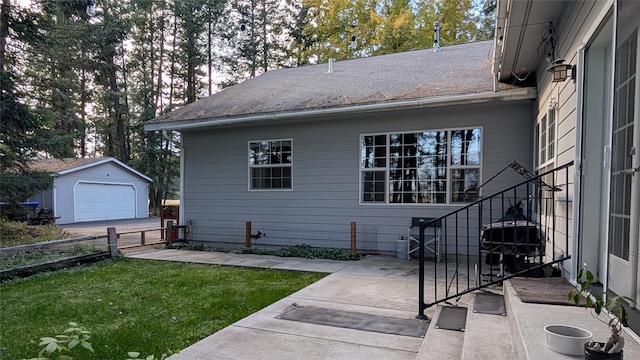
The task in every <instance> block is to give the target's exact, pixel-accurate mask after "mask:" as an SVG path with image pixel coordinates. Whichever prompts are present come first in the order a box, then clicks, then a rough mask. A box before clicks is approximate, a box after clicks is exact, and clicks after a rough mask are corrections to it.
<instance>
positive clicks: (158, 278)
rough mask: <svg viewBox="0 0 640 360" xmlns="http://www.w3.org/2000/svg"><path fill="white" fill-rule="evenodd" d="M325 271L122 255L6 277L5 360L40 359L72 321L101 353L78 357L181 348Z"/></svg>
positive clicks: (1, 335)
mask: <svg viewBox="0 0 640 360" xmlns="http://www.w3.org/2000/svg"><path fill="white" fill-rule="evenodd" d="M325 275H326V274H319V273H305V272H293V271H278V270H263V269H246V268H232V267H219V266H212V265H196V264H182V263H170V262H157V261H146V260H134V259H117V260H108V261H104V262H101V263H98V264H93V265H87V266H82V267H77V268H73V269H69V270H63V271H58V272H51V273H43V274H39V275H36V276H33V277H30V278H26V279H22V280H15V281H10V282H6V283H3V284H0V359H20V358H33V357H36V355H37V353H38V349H39V348H38V346H37V343H38V340H39V338H40V337H43V336H54V335H57V334H61V333H62V332H63V331H64V330H65V329H66V328H67V327H68V323H69V322H72V321H73V322H77V323H78V324H79V325H80V326H82V327H85V328H86V329H88V330H90V331H91V339H90V340H89V341H90V342H91V344H92V345H93V349H94V350H95V354H94V355H92V356H88V355H84V354H83V356H82V357H77V359H79V358H81V359H89V358H90V359H100V360H108V359H118V360H123V359H126V358H127V352H129V351H137V352H140V353H141V354H142V355H149V354H156V355H160V354H162V353H168V352H170V351H173V352H177V351H178V350H180V349H183V348H185V347H187V346H189V345H191V344H193V343H195V342H197V341H198V340H200V339H203V338H204V337H206V336H208V335H210V334H212V333H214V332H216V331H218V330H220V329H222V328H224V327H226V326H227V325H229V324H232V323H234V322H235V321H237V320H239V319H241V318H243V317H245V316H247V315H249V314H252V313H254V312H256V311H257V310H259V309H261V308H263V307H265V306H267V305H269V304H271V303H273V302H275V301H277V300H279V299H282V298H283V297H285V296H287V295H289V294H291V293H293V292H295V291H297V290H299V289H301V288H303V287H305V286H307V285H309V284H311V283H313V282H315V281H317V280H319V279H321V278H322V277H324V276H325Z"/></svg>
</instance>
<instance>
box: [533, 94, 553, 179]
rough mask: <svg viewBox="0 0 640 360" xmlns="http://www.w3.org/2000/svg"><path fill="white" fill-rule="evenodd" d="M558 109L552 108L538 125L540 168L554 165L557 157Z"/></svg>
mask: <svg viewBox="0 0 640 360" xmlns="http://www.w3.org/2000/svg"><path fill="white" fill-rule="evenodd" d="M556 109H557V108H556V107H555V106H553V107H551V108H550V109H549V110H548V111H547V113H546V114H545V116H543V117H542V119H540V121H539V122H538V124H537V125H536V138H537V139H536V140H537V145H538V146H537V149H536V151H537V155H538V156H537V159H538V163H537V164H536V165H537V166H538V168H541V167H543V166H545V165H547V164H548V163H552V162H553V160H554V159H555V156H556V153H555V147H556V112H557V110H556Z"/></svg>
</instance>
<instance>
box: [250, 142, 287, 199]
mask: <svg viewBox="0 0 640 360" xmlns="http://www.w3.org/2000/svg"><path fill="white" fill-rule="evenodd" d="M264 141H269V142H272V141H291V163H289V164H278V165H259V166H258V165H251V163H250V162H249V158H248V154H249V153H248V152H249V151H250V149H251V143H256V142H258V143H259V142H264ZM293 147H294V146H293V138H281V139H256V140H249V141H247V147H246V150H247V190H248V191H251V192H254V191H255V192H264V191H293V162H294V156H293ZM267 167H289V168H291V188H290V189H252V188H251V180H252V179H251V169H254V168H267Z"/></svg>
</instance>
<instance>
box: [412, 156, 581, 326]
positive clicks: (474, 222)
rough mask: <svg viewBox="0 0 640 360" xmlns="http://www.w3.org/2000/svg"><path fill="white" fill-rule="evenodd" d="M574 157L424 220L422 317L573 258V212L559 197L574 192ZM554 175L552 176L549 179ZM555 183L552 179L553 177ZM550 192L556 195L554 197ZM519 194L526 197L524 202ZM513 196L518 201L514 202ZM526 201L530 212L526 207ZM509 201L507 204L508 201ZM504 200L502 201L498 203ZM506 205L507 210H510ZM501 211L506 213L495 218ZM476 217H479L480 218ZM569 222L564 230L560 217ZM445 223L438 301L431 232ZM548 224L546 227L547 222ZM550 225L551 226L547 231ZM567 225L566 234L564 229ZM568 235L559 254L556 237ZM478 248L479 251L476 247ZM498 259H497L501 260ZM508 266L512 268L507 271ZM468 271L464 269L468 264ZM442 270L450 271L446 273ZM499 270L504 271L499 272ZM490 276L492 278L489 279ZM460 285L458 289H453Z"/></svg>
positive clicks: (420, 289)
mask: <svg viewBox="0 0 640 360" xmlns="http://www.w3.org/2000/svg"><path fill="white" fill-rule="evenodd" d="M571 166H573V161H571V162H569V163H567V164H565V165H562V166H559V167H557V168H555V169H553V170H550V171H547V172H544V173H542V174H539V175H536V176H530V177H528V178H527V180H524V181H522V182H520V183H518V184H516V185H513V186H511V187H509V188H506V189H504V190H502V191H499V192H497V193H495V194H493V195H491V196H488V197H484V198H482V199H479V200H477V201H474V202H472V203H470V204H468V205H466V206H464V207H462V208H460V209H458V210H455V211H452V212H450V213H448V214H446V215H443V216H441V217H439V218H433V219H430V220H428V221H424V220H421V221H420V233H419V247H420V248H419V251H418V254H419V268H418V303H419V311H418V316H417V318H419V319H426V318H427V316H426V315H425V313H424V312H425V309H427V308H429V307H431V306H434V305H436V304H440V303H443V302H447V301H449V300H452V299H459V298H460V297H461V296H462V295H465V294H468V293H471V292H474V291H476V290H481V289H484V288H487V287H490V286H494V285H496V284H500V283H502V282H503V281H504V280H507V279H510V278H513V277H516V276H521V275H523V274H531V273H532V272H534V271H542V269H543V268H545V267H549V266H551V265H553V264H557V263H560V262H563V261H565V260H568V259H570V258H571V256H570V255H569V221H568V219H569V215H570V214H569V211H570V207H569V206H568V203H569V202H570V200H569V198H568V196H566V197H565V199H564V200H560V199H557V196H556V193H557V192H558V191H559V190H563V189H564V191H565V192H568V188H569V185H570V184H571V182H570V178H569V168H570V167H571ZM562 174H564V181H563V182H560V183H558V182H557V179H556V177H557V176H558V175H562ZM547 178H551V180H550V181H549V180H547ZM545 180H547V182H550V184H548V183H547V182H545ZM548 196H550V197H548ZM518 199H522V200H520V201H519V202H518V201H517V200H518ZM512 200H513V203H512ZM524 200H526V205H527V208H526V211H525V210H524V209H522V207H521V206H520V205H521V203H522V201H524ZM559 203H564V205H565V206H564V213H558V205H559ZM506 204H508V205H509V206H508V207H507V208H506V209H505V205H506ZM496 205H498V206H496ZM505 210H506V211H505ZM496 212H497V214H499V216H500V218H499V219H497V220H494V217H497V216H496ZM474 216H477V217H476V218H474ZM559 218H564V219H567V221H564V224H565V226H564V229H557V228H556V226H557V224H558V223H557V222H556V221H557V220H558V219H559ZM438 222H440V224H441V225H442V231H441V234H440V242H439V244H440V245H439V248H440V250H441V253H440V258H441V259H442V260H443V261H441V263H438V259H437V256H436V257H435V258H434V260H433V263H432V266H433V278H432V279H429V281H431V282H433V285H434V288H433V298H434V299H433V301H432V302H429V303H426V302H425V292H424V290H425V282H426V281H427V280H426V279H425V265H426V263H425V251H424V243H425V231H427V229H430V230H429V231H433V232H434V233H433V236H435V235H436V231H437V230H436V227H435V226H434V224H435V223H438ZM543 225H544V226H543ZM544 227H546V228H547V230H550V232H551V233H550V234H549V231H544V229H543V228H544ZM561 230H564V233H563V234H561ZM560 235H563V236H564V249H563V254H562V255H561V256H560V257H559V258H557V259H556V258H555V249H556V237H557V236H560ZM547 242H550V243H551V254H548V253H547V246H546V245H547ZM476 247H477V250H476ZM473 256H477V260H478V261H477V263H476V264H472V257H473ZM483 257H484V258H485V259H486V260H485V261H486V262H487V264H486V265H488V266H487V268H485V269H484V270H486V271H488V274H486V275H483V266H482V258H483ZM465 258H466V275H467V278H466V282H465V281H463V279H461V265H463V263H464V260H465ZM450 262H452V263H453V264H454V265H455V269H453V270H454V271H453V274H452V275H451V277H449V275H450V274H449V271H450V269H449V267H450V265H451V264H450ZM495 262H497V264H496V263H495ZM472 265H473V273H475V277H474V280H475V283H474V284H472V279H471V276H470V275H471V273H472ZM505 268H508V273H507V272H506V271H505ZM462 270H464V268H462ZM440 271H444V272H443V275H441V278H439V277H438V274H439V272H440ZM495 271H499V273H498V274H495ZM483 277H488V279H483ZM454 284H455V289H454V290H453V291H452V290H451V288H452V287H453V286H454ZM442 285H444V288H445V293H444V296H439V295H440V294H439V293H438V288H439V286H442Z"/></svg>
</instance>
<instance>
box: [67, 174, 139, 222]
mask: <svg viewBox="0 0 640 360" xmlns="http://www.w3.org/2000/svg"><path fill="white" fill-rule="evenodd" d="M73 214H74V221H75V222H83V221H98V220H116V219H132V218H135V217H136V192H135V189H134V187H133V185H122V184H97V183H78V184H77V185H76V187H75V189H74V199H73Z"/></svg>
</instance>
